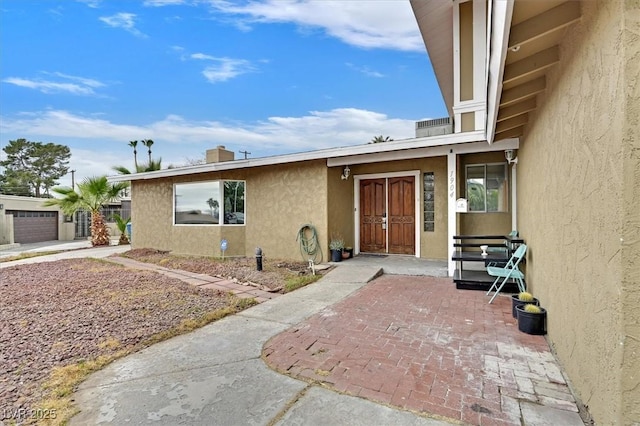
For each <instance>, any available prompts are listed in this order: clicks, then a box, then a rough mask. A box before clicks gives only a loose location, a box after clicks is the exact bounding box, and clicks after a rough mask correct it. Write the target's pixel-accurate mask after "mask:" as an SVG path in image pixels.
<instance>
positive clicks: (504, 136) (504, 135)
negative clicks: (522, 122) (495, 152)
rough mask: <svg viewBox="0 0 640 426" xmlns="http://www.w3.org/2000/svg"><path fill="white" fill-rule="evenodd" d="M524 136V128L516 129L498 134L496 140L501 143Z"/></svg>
mask: <svg viewBox="0 0 640 426" xmlns="http://www.w3.org/2000/svg"><path fill="white" fill-rule="evenodd" d="M522 135H524V126H520V127H516V128H514V129H509V130H505V131H504V132H500V133H498V132H496V136H495V138H494V140H495V141H496V142H497V141H501V140H502V139H510V138H517V137H520V136H522Z"/></svg>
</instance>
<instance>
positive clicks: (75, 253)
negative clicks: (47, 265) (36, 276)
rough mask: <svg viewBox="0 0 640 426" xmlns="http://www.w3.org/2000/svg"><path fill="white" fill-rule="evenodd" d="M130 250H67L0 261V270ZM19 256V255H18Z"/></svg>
mask: <svg viewBox="0 0 640 426" xmlns="http://www.w3.org/2000/svg"><path fill="white" fill-rule="evenodd" d="M55 247H56V246H48V248H50V250H51V251H52V250H57V249H56V248H55ZM50 250H44V249H43V250H39V251H50ZM128 250H131V246H130V245H123V246H103V247H93V248H83V249H79V250H69V251H62V252H60V253H56V254H47V255H44V256H36V257H30V258H27V259H21V260H14V261H12V262H2V260H1V259H0V268H8V267H10V266H15V265H27V264H31V263H41V262H55V261H56V260H62V259H82V258H86V257H93V258H98V259H99V258H103V257H107V256H111V255H112V254H117V253H124V252H125V251H128ZM18 254H19V253H18Z"/></svg>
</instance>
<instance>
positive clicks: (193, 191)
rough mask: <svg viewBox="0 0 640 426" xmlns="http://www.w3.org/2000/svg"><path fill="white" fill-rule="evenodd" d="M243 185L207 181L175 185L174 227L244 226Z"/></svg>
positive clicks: (241, 182)
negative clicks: (221, 224)
mask: <svg viewBox="0 0 640 426" xmlns="http://www.w3.org/2000/svg"><path fill="white" fill-rule="evenodd" d="M244 192H245V182H244V181H233V180H230V181H206V182H196V183H183V184H176V185H175V187H174V212H175V213H174V224H176V225H219V224H220V223H221V218H222V223H223V224H225V225H227V224H228V225H243V224H244V223H245V217H244V212H245V200H244Z"/></svg>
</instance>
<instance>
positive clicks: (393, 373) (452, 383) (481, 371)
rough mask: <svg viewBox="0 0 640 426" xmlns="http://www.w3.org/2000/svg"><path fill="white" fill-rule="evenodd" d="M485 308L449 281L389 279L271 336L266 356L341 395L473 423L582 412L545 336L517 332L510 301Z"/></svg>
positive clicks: (482, 299)
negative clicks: (545, 409)
mask: <svg viewBox="0 0 640 426" xmlns="http://www.w3.org/2000/svg"><path fill="white" fill-rule="evenodd" d="M318 285H322V284H321V283H320V284H318ZM487 302H488V298H487V297H486V296H485V295H484V293H483V292H480V291H469V290H456V289H455V286H454V285H453V284H452V283H451V280H450V279H445V278H433V277H409V276H397V275H393V276H392V275H385V276H383V277H381V278H378V279H377V280H375V281H373V282H371V283H369V284H368V285H367V286H365V287H363V288H362V289H360V290H359V291H358V292H356V293H355V294H354V295H352V296H350V297H348V298H347V299H345V300H343V301H342V302H340V303H338V304H336V305H334V306H332V307H329V308H327V309H325V310H323V311H322V312H320V313H319V314H316V315H314V316H313V317H311V318H309V319H308V320H306V321H304V322H302V323H301V324H299V325H297V326H296V327H294V328H292V329H289V330H288V331H286V332H284V333H281V334H279V335H277V336H275V337H274V338H272V339H271V340H270V341H269V342H268V343H267V344H266V345H265V347H264V351H263V357H264V359H265V360H266V362H267V363H268V364H269V365H270V366H271V367H273V368H275V369H276V370H278V371H280V372H283V373H287V374H289V375H291V376H293V377H296V378H300V379H305V380H314V381H318V382H322V383H324V384H325V385H326V386H328V387H330V388H333V389H334V390H336V391H339V392H344V393H348V394H352V395H357V396H360V397H363V398H367V399H370V400H372V401H376V402H381V403H386V404H390V405H393V406H397V407H401V408H404V409H408V410H412V411H417V412H425V413H429V414H435V415H439V416H444V417H447V418H451V419H455V420H458V421H462V422H465V423H470V424H475V425H520V424H521V413H520V402H521V401H525V402H533V403H537V404H541V405H546V406H550V407H553V408H559V409H562V410H568V411H573V412H577V411H578V409H577V407H576V404H575V402H574V398H573V396H572V394H571V392H570V390H569V388H568V386H567V384H566V381H565V378H564V376H563V374H562V372H561V370H560V368H559V366H558V364H557V362H556V361H555V358H554V356H553V354H552V353H551V352H550V350H549V346H548V344H547V342H546V340H545V338H544V337H542V336H530V335H527V334H524V333H522V332H520V331H518V328H517V324H516V321H515V319H514V318H512V316H511V300H510V298H509V297H506V296H504V297H503V296H500V297H498V298H496V300H495V301H494V303H493V304H491V305H489V304H488V303H487Z"/></svg>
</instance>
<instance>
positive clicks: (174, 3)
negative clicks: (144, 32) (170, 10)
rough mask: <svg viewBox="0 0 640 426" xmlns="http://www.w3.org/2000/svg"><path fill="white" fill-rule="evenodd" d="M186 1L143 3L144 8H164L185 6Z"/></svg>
mask: <svg viewBox="0 0 640 426" xmlns="http://www.w3.org/2000/svg"><path fill="white" fill-rule="evenodd" d="M185 3H186V1H185V0H144V3H142V4H143V5H144V6H151V7H162V6H175V5H180V4H185Z"/></svg>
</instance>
